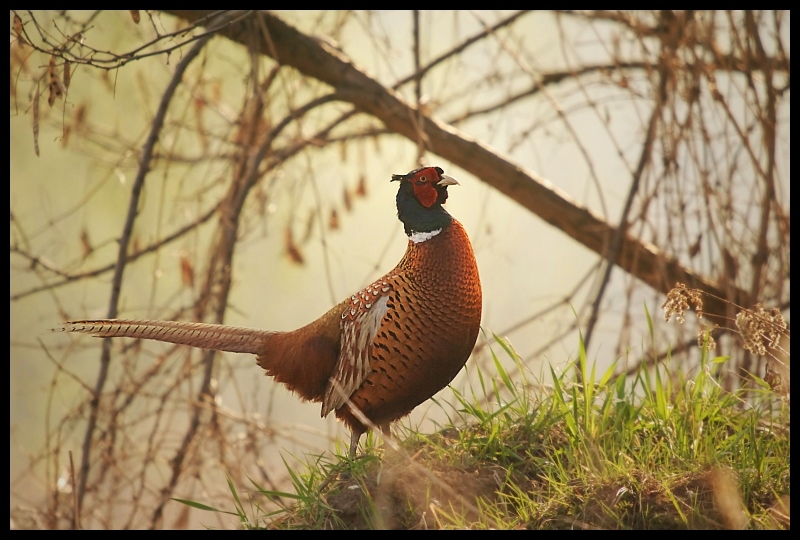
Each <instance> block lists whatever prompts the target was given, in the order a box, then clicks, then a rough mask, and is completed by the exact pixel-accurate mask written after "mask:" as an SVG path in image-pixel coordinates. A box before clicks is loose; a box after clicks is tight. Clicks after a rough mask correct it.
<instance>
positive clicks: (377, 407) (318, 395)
mask: <svg viewBox="0 0 800 540" xmlns="http://www.w3.org/2000/svg"><path fill="white" fill-rule="evenodd" d="M392 181H393V182H399V183H400V185H399V189H398V191H397V217H398V218H399V219H400V221H402V222H403V225H404V228H405V233H406V235H407V236H408V247H407V248H406V252H405V255H404V256H403V258H402V259H401V260H400V262H399V263H397V266H396V267H395V268H394V269H393V270H391V271H390V272H389V273H387V274H386V275H385V276H383V277H382V278H380V279H378V280H375V281H374V282H373V283H371V284H370V285H368V286H367V287H365V288H364V289H362V290H361V291H359V292H357V293H356V294H354V295H352V296H350V297H349V298H347V299H345V300H343V301H342V302H340V303H339V304H338V305H336V306H335V307H333V308H332V309H331V310H330V311H328V312H327V313H325V314H324V315H322V317H320V318H319V319H317V320H315V321H314V322H312V323H310V324H308V325H306V326H304V327H302V328H299V329H297V330H294V331H291V332H276V331H266V330H257V329H250V328H238V327H232V326H226V325H218V324H205V323H191V322H171V321H136V320H122V319H106V320H102V319H101V320H83V321H68V322H66V323H64V325H63V326H62V330H63V331H68V332H80V333H84V334H90V335H92V336H95V337H103V338H107V337H129V338H137V339H150V340H156V341H166V342H169V343H176V344H180V345H189V346H192V347H199V348H202V349H213V350H219V351H227V352H237V353H250V354H255V355H256V361H257V363H258V365H259V366H260V367H262V368H263V369H264V370H265V371H266V374H267V375H269V376H271V377H273V378H274V379H275V380H277V381H279V382H281V383H283V384H285V385H286V386H287V387H288V388H289V389H290V390H292V391H294V392H296V393H297V394H299V396H300V398H302V399H304V400H310V401H314V402H321V403H322V411H321V416H322V417H325V416H327V415H328V414H329V413H330V412H332V411H335V414H336V417H337V418H338V419H339V420H341V421H342V422H344V423H345V424H346V425H347V426H348V427H349V429H350V432H351V437H350V448H349V455H350V457H351V458H352V457H354V456H355V453H356V449H357V446H358V442H359V439H360V437H361V435H362V434H364V433H365V432H366V431H368V430H369V429H370V427H371V426H373V425H376V426H378V427H380V429H381V430H382V431H383V432H384V433H388V431H389V425H390V423H391V422H393V421H395V420H398V419H400V418H402V417H404V416H406V415H407V414H409V413H410V412H411V411H412V410H413V409H414V408H415V407H416V406H417V405H419V404H420V403H422V402H424V401H426V400H427V399H429V398H430V397H432V396H433V395H434V394H435V393H436V392H438V391H439V390H441V389H442V388H444V387H445V386H447V385H448V384H449V383H450V381H452V380H453V378H454V377H455V376H456V374H458V372H459V371H460V370H461V368H462V367H463V366H464V364H465V363H466V361H467V358H468V357H469V355H470V353H471V352H472V348H473V346H474V345H475V341H476V339H477V337H478V331H479V328H480V320H481V284H480V278H479V276H478V267H477V264H476V262H475V256H474V254H473V251H472V245H471V244H470V241H469V238H468V237H467V233H466V231H465V230H464V227H463V226H462V225H461V223H459V222H458V221H456V220H455V219H454V218H453V217H452V216H451V215H450V214H449V213H448V212H447V210H445V209H444V208H443V207H442V205H443V204H444V203H445V201H446V200H447V187H448V186H452V185H457V184H458V181H456V180H455V179H454V178H453V177H451V176H447V175H445V174H444V171H443V170H442V169H441V168H440V167H422V168H419V169H415V170H413V171H411V172H409V173H408V174H402V175H400V174H395V175H392Z"/></svg>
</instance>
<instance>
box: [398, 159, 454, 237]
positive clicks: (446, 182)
mask: <svg viewBox="0 0 800 540" xmlns="http://www.w3.org/2000/svg"><path fill="white" fill-rule="evenodd" d="M392 182H400V189H398V190H397V217H398V218H399V219H400V221H402V222H403V225H404V227H405V231H406V235H408V237H409V238H411V239H412V240H414V241H415V242H417V241H419V240H416V238H422V239H427V238H430V237H431V236H432V233H434V234H438V232H441V230H442V229H443V228H445V227H447V226H448V225H450V223H452V221H453V217H452V216H451V215H450V214H449V213H448V212H447V210H445V209H444V208H443V207H442V205H443V204H444V203H445V201H447V186H453V185H458V181H457V180H456V179H455V178H453V177H452V176H447V175H446V174H444V171H443V170H442V169H441V167H422V168H419V169H415V170H413V171H411V172H409V173H407V174H393V175H392ZM437 231H438V232H437Z"/></svg>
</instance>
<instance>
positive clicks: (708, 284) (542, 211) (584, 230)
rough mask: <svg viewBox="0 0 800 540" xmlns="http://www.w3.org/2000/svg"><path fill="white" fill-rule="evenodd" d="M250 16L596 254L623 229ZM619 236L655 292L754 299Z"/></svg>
mask: <svg viewBox="0 0 800 540" xmlns="http://www.w3.org/2000/svg"><path fill="white" fill-rule="evenodd" d="M166 12H167V13H171V14H173V15H176V16H178V17H181V18H183V19H185V20H187V21H189V22H195V21H198V20H200V19H202V18H203V17H206V16H208V14H209V13H211V12H210V11H205V10H167V11H166ZM252 16H253V17H258V18H260V19H261V20H260V21H259V24H260V25H261V28H264V29H265V31H266V32H267V33H268V39H263V40H259V41H258V42H257V44H256V45H255V46H257V47H258V49H259V52H260V53H261V54H265V55H267V56H270V57H272V58H274V59H275V60H276V61H277V62H278V63H280V64H281V65H284V66H291V67H293V68H295V69H297V70H298V71H299V72H301V73H303V74H304V75H307V76H309V77H313V78H315V79H317V80H320V81H322V82H324V83H326V84H329V85H330V86H332V87H333V88H334V90H335V93H336V96H337V98H338V99H340V100H342V101H346V102H349V103H351V104H353V105H354V106H355V107H356V108H358V109H359V110H360V111H362V112H364V113H367V114H370V115H372V116H374V117H375V118H377V119H379V120H380V121H382V122H383V123H384V125H385V126H386V127H387V128H388V129H389V130H390V131H392V132H394V133H397V134H399V135H402V136H404V137H406V138H407V139H409V140H410V141H412V142H414V143H416V141H417V140H418V139H419V133H420V131H419V130H420V129H421V130H422V132H424V134H425V136H426V137H427V141H426V142H427V145H428V148H429V150H430V151H431V152H433V153H435V154H437V155H439V156H441V157H443V158H445V159H447V160H449V161H451V162H452V163H454V164H456V165H458V166H459V167H461V168H462V169H464V170H466V171H468V172H470V173H472V174H473V175H475V176H476V177H478V178H480V179H481V180H483V181H484V182H486V183H487V184H489V185H490V186H492V187H494V188H495V189H497V190H498V191H500V192H501V193H504V194H505V195H507V196H508V197H510V198H511V199H513V200H514V201H516V202H517V203H518V204H520V205H521V206H523V207H524V208H526V209H528V210H529V211H531V212H532V213H534V214H536V215H537V216H539V217H540V218H542V219H543V220H545V221H546V222H547V223H549V224H551V225H553V226H554V227H556V228H558V229H559V230H561V231H562V232H564V233H565V234H567V235H568V236H569V237H571V238H573V239H574V240H576V241H578V242H579V243H581V244H583V245H584V246H585V247H587V248H589V249H590V250H592V251H594V252H595V253H597V254H598V255H600V256H602V257H605V256H606V254H607V253H608V251H607V250H608V248H609V246H610V245H611V243H612V240H613V238H614V237H615V235H617V234H618V232H617V227H615V226H614V225H612V224H610V223H608V222H606V221H605V220H603V219H602V218H601V217H600V216H598V215H597V214H595V213H594V212H592V211H591V210H589V209H588V208H585V207H583V206H581V205H580V204H578V203H577V202H575V201H573V200H572V199H571V198H570V197H569V196H568V195H567V194H566V193H564V192H563V191H561V190H559V189H558V188H557V187H556V186H554V185H553V184H552V183H550V182H549V181H547V180H546V179H544V178H542V177H540V176H538V175H537V174H536V173H534V172H532V171H529V170H526V169H524V168H522V167H520V166H519V165H517V164H515V163H514V162H513V161H512V160H511V158H509V157H506V156H503V155H502V154H501V153H500V152H499V151H497V150H495V149H493V148H491V147H489V146H488V145H486V144H484V143H482V142H481V141H478V140H475V139H474V138H472V137H470V136H469V135H467V134H466V133H463V132H461V131H459V130H457V129H456V128H454V127H452V126H450V125H447V124H445V123H443V122H441V121H439V120H437V119H436V118H432V117H430V116H426V115H424V114H423V115H421V116H418V111H417V109H416V108H415V107H413V106H412V105H410V104H408V103H407V102H406V101H404V100H403V99H402V98H401V97H400V96H399V95H398V94H397V93H395V92H393V91H392V90H390V89H388V88H386V87H385V86H384V85H383V84H381V83H380V82H379V81H377V80H375V79H373V78H371V77H370V76H369V75H367V74H366V73H365V72H364V71H362V70H361V69H359V68H358V67H357V66H355V65H354V64H353V62H352V61H351V60H350V59H349V58H348V57H347V56H346V55H344V54H343V53H342V52H341V51H339V50H337V49H335V48H334V47H332V46H330V45H328V44H327V43H325V42H324V41H322V40H319V39H317V38H314V37H312V36H308V35H306V34H304V33H302V32H300V31H299V30H297V29H296V28H294V27H292V26H290V25H289V24H287V23H286V22H284V21H283V20H281V19H280V18H278V17H276V16H275V15H273V14H271V13H268V12H263V11H259V12H254V13H253V15H252ZM250 29H251V26H249V25H248V24H247V21H246V20H245V21H241V22H238V23H236V24H233V25H230V26H227V27H225V28H223V29H222V30H221V31H220V34H221V35H224V36H226V37H228V38H229V39H231V40H232V41H235V42H237V43H241V44H243V45H245V46H248V47H252V46H254V45H253V40H252V35H251V34H250V31H251V30H250ZM418 118H421V123H418ZM621 236H622V243H621V246H620V249H619V254H618V255H617V257H616V258H615V260H614V261H613V262H614V263H615V264H617V265H619V266H620V267H621V268H622V269H623V270H625V271H626V272H628V273H630V274H631V275H633V276H635V277H637V278H638V279H640V280H641V281H643V282H644V283H646V284H648V285H649V286H650V287H652V288H654V289H656V290H657V291H660V292H662V293H666V292H667V291H669V290H670V289H671V288H672V287H673V286H674V285H675V283H676V282H682V283H685V284H686V285H687V286H689V287H693V288H699V289H702V290H704V291H707V292H709V293H711V294H712V295H713V296H717V297H719V298H726V299H727V300H729V301H731V302H734V303H736V304H738V305H750V304H751V303H752V302H750V301H749V295H748V293H746V292H745V291H743V290H741V289H730V288H727V290H723V289H722V288H721V287H720V286H719V285H718V284H717V283H716V282H715V281H713V280H711V279H709V278H707V277H704V276H702V275H699V274H697V273H695V272H693V271H692V270H690V269H687V268H685V267H683V266H682V265H681V264H680V263H679V262H678V261H677V260H676V259H675V258H673V257H671V256H669V255H668V254H666V253H664V252H663V251H661V250H659V249H658V248H657V247H656V246H654V245H652V244H650V243H648V242H644V241H642V240H640V239H637V238H634V237H632V236H631V235H630V234H627V233H624V234H622V235H621ZM710 298H712V297H711V296H709V299H710ZM704 308H705V312H706V313H709V314H718V315H724V314H725V313H726V308H725V305H724V303H723V302H722V301H720V300H713V301H709V302H708V303H707V304H706V305H705V306H704Z"/></svg>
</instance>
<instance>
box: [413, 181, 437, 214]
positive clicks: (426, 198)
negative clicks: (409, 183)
mask: <svg viewBox="0 0 800 540" xmlns="http://www.w3.org/2000/svg"><path fill="white" fill-rule="evenodd" d="M432 180H433V178H429V179H428V181H427V182H425V183H422V182H420V181H419V180H417V179H414V181H413V184H414V196H415V197H416V198H417V200H418V201H419V203H420V204H421V205H422V206H424V207H425V208H430V207H431V206H433V205H434V204H436V200H437V199H438V198H439V193H438V192H437V191H436V188H435V187H433V184H432V183H431V181H432Z"/></svg>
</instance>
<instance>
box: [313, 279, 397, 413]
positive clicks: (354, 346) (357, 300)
mask: <svg viewBox="0 0 800 540" xmlns="http://www.w3.org/2000/svg"><path fill="white" fill-rule="evenodd" d="M391 282H392V274H389V275H386V276H384V277H382V278H381V279H379V280H377V281H375V282H374V283H372V284H371V285H369V286H367V287H366V288H364V289H362V290H361V291H360V292H358V293H356V294H354V295H353V296H351V297H350V302H349V305H348V306H347V307H346V308H345V310H344V311H343V312H342V315H341V317H342V322H341V325H342V334H341V335H342V341H341V343H342V348H341V353H340V354H339V360H338V362H337V364H336V368H335V369H334V372H333V376H332V377H331V379H330V381H329V382H328V387H327V388H326V390H325V397H324V398H323V400H322V416H326V415H327V414H328V413H329V412H331V411H332V410H334V409H339V408H340V407H342V406H343V405H344V404H345V403H346V402H347V400H348V398H349V397H350V396H351V395H352V394H353V392H355V391H356V390H358V387H359V386H361V384H362V383H363V382H364V380H365V379H366V378H367V376H368V375H369V374H370V371H371V368H370V363H369V360H370V357H371V356H372V342H373V340H374V339H375V335H376V334H377V333H378V329H379V328H380V327H381V322H382V321H383V316H384V315H385V314H386V310H387V309H388V308H387V305H386V304H387V301H388V298H389V294H390V293H391V291H392V284H391Z"/></svg>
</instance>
